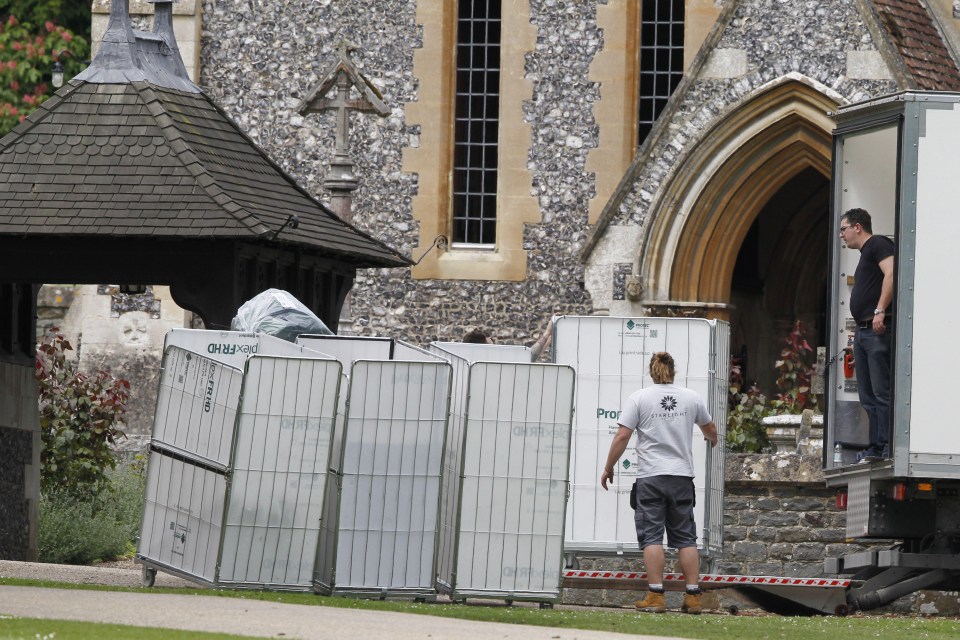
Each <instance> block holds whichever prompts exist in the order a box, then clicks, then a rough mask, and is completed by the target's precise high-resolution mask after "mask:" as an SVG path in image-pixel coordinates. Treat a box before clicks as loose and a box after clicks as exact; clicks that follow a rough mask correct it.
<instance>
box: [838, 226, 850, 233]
mask: <svg viewBox="0 0 960 640" xmlns="http://www.w3.org/2000/svg"><path fill="white" fill-rule="evenodd" d="M852 226H853V225H852V224H848V225H846V226H843V227H840V233H846V231H847V229H849V228H850V227H852Z"/></svg>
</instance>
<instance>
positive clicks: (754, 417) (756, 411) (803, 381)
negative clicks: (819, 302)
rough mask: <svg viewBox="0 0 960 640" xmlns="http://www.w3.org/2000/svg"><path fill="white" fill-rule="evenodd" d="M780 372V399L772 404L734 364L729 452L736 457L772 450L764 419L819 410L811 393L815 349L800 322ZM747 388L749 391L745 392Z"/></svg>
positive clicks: (790, 338)
mask: <svg viewBox="0 0 960 640" xmlns="http://www.w3.org/2000/svg"><path fill="white" fill-rule="evenodd" d="M784 342H785V345H786V346H784V348H783V349H782V350H781V351H780V359H779V360H777V361H776V362H775V363H774V368H775V369H776V370H777V389H779V391H780V392H779V393H778V394H777V397H776V399H774V400H769V401H768V399H767V397H766V396H765V395H764V394H763V393H762V392H761V390H760V388H759V387H757V385H756V383H754V384H751V385H749V386H747V385H746V384H745V383H744V381H743V376H742V370H741V368H740V364H739V362H738V361H737V360H736V359H733V360H732V361H731V364H730V387H729V394H728V396H727V448H728V449H729V450H730V451H733V452H736V453H759V452H760V451H763V450H764V449H765V448H767V447H769V446H770V440H769V439H768V438H767V430H766V428H765V427H764V426H763V419H764V418H765V417H767V416H773V415H784V414H799V413H801V412H802V411H803V410H804V409H812V408H815V407H816V404H817V400H816V396H814V394H813V393H812V392H811V384H810V382H811V379H812V377H813V362H812V356H813V349H811V348H810V345H809V344H808V343H807V339H806V330H805V329H804V328H803V323H802V322H800V321H799V320H797V322H796V323H795V324H794V326H793V329H792V330H791V331H790V334H789V335H787V337H786V339H785V341H784ZM745 387H746V388H745Z"/></svg>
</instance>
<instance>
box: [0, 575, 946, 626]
mask: <svg viewBox="0 0 960 640" xmlns="http://www.w3.org/2000/svg"><path fill="white" fill-rule="evenodd" d="M0 584H10V585H25V586H44V587H59V588H67V589H97V590H104V591H147V592H154V593H179V594H196V595H207V596H218V597H232V598H248V599H255V600H266V601H270V602H284V603H288V604H305V605H312V606H334V607H346V608H352V609H364V610H379V611H402V612H406V613H415V614H423V615H434V616H445V617H450V618H461V619H465V620H482V621H491V622H506V623H513V624H527V625H539V626H549V627H565V628H570V629H592V630H596V631H616V632H620V633H632V634H648V635H661V636H674V637H681V638H700V639H702V640H711V639H713V638H718V639H719V638H722V639H725V640H729V639H738V640H739V639H740V638H751V639H752V638H790V639H793V638H797V639H801V640H802V639H806V638H809V639H811V640H814V639H816V640H821V639H822V638H825V637H826V638H828V639H829V640H864V639H865V638H870V639H871V640H872V639H874V638H881V639H889V640H900V639H902V638H910V640H920V639H930V640H948V639H949V640H954V639H956V638H958V637H960V621H958V620H956V619H943V618H920V617H891V616H880V615H877V616H870V615H854V616H849V617H846V618H838V617H809V618H802V617H796V618H788V617H779V616H746V615H744V616H730V615H726V614H719V613H718V614H704V615H701V616H689V615H684V614H679V613H667V614H637V613H635V612H633V611H631V610H627V609H623V610H609V609H603V610H589V609H587V610H584V609H576V610H570V609H554V610H541V609H538V608H534V607H530V606H515V607H506V606H502V604H500V605H492V604H491V605H483V604H479V605H478V604H467V605H454V604H424V603H413V602H396V601H388V602H382V601H377V600H359V599H354V598H329V597H322V596H316V595H312V594H306V593H276V592H256V591H217V590H205V589H148V590H144V589H115V588H110V587H97V586H91V585H73V584H62V583H50V582H40V581H36V580H16V579H0ZM0 610H2V604H0ZM8 623H9V621H6V620H0V634H8V633H10V632H9V631H8V630H7V627H5V626H4V625H5V624H8ZM35 624H40V623H39V622H35ZM43 624H44V625H45V624H47V621H43ZM53 624H59V623H53ZM64 624H66V623H64ZM70 624H73V623H70ZM77 624H78V628H84V627H89V628H90V629H91V631H90V636H89V637H103V635H105V633H101V632H100V630H98V628H99V627H102V626H105V625H84V624H81V623H77ZM45 629H46V627H35V628H33V630H31V632H30V633H29V634H28V635H25V636H18V635H9V636H8V635H0V637H2V638H6V637H27V638H31V640H36V639H37V638H38V636H37V635H36V634H38V633H40V634H41V635H40V636H39V637H42V633H43V632H44V631H45ZM128 630H129V629H128ZM165 633H167V634H169V632H165ZM109 636H110V637H111V638H113V637H147V636H142V635H139V630H137V634H135V636H123V635H113V633H112V632H111V633H110V634H109ZM67 637H69V638H74V637H77V638H86V637H88V636H85V635H65V634H62V633H60V632H58V633H57V636H56V638H57V639H58V640H59V639H62V638H67ZM151 637H152V636H151ZM164 637H171V636H170V635H166V636H164ZM176 637H177V638H181V637H183V638H187V637H198V638H200V637H203V638H209V637H229V636H211V635H209V634H193V635H190V634H184V635H177V636H176Z"/></svg>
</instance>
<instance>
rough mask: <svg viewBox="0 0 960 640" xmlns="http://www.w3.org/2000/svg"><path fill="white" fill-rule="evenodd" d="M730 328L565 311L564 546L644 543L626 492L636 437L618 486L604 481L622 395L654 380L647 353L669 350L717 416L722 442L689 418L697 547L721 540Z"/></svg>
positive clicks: (710, 548)
mask: <svg viewBox="0 0 960 640" xmlns="http://www.w3.org/2000/svg"><path fill="white" fill-rule="evenodd" d="M729 342H730V329H729V325H728V324H727V323H725V322H721V321H717V320H704V319H698V318H616V317H608V316H588V317H587V316H564V317H561V318H558V319H557V320H556V324H555V326H554V339H553V345H554V346H553V349H554V358H553V359H554V362H557V363H561V364H568V365H570V366H572V367H574V369H576V372H577V392H576V418H575V420H574V427H573V447H572V454H571V457H570V481H571V495H570V504H569V505H568V508H567V525H566V541H565V549H566V550H567V551H569V552H576V551H579V552H588V553H631V552H639V545H638V544H637V535H636V527H635V524H634V512H633V510H632V509H630V505H629V500H628V496H629V493H630V488H631V487H632V485H633V483H634V481H635V480H636V478H637V473H638V470H637V459H636V452H635V450H634V444H635V441H634V440H633V439H631V441H630V445H629V446H628V447H627V451H626V453H625V454H624V455H623V457H622V458H621V459H620V465H619V467H618V468H617V469H616V473H615V474H614V480H613V488H612V489H611V490H610V491H604V490H603V489H601V487H600V485H599V482H598V481H599V478H600V473H601V471H602V469H603V466H604V464H605V463H606V459H607V453H608V452H609V450H610V442H611V440H612V439H613V436H614V434H615V433H616V432H617V429H618V428H619V427H618V425H617V420H618V418H619V416H620V410H621V407H622V406H623V403H624V401H625V400H626V399H627V397H629V396H630V394H631V393H633V392H634V391H636V390H637V389H640V388H643V387H648V386H651V385H652V384H653V381H652V380H651V378H650V371H649V365H650V356H651V355H652V354H654V353H656V352H658V351H668V352H669V353H670V354H671V355H672V356H673V359H674V361H675V363H676V379H675V383H676V384H677V385H680V386H683V387H688V388H690V389H693V390H694V391H696V392H698V393H699V394H700V395H701V396H703V399H704V401H705V402H706V403H707V408H708V409H709V410H710V415H711V416H712V417H713V420H714V422H715V423H716V425H717V431H718V434H719V441H720V445H718V446H716V447H713V448H711V447H710V446H709V445H708V444H707V443H706V442H705V440H704V439H703V437H702V435H701V434H700V431H699V429H696V428H693V429H692V430H691V434H690V437H691V438H692V439H693V452H694V471H695V473H696V477H695V478H694V486H695V491H696V507H695V510H694V514H695V517H696V521H697V527H698V529H699V531H698V540H697V544H698V546H699V547H700V550H701V553H702V554H704V555H705V556H707V557H711V558H717V557H719V555H720V554H721V553H722V550H723V446H722V445H723V442H724V437H725V434H726V424H727V422H726V419H727V386H728V382H727V380H728V367H729V359H730V355H729V351H730V347H729Z"/></svg>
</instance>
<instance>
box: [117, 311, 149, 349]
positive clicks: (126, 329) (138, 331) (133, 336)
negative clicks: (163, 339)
mask: <svg viewBox="0 0 960 640" xmlns="http://www.w3.org/2000/svg"><path fill="white" fill-rule="evenodd" d="M149 321H150V316H149V315H147V313H146V312H145V311H129V312H127V313H125V314H123V315H122V316H120V342H121V343H123V344H125V345H129V346H133V347H139V346H147V344H149V341H150V336H149V335H148V333H147V329H148V327H149Z"/></svg>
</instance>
